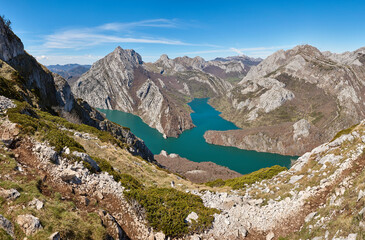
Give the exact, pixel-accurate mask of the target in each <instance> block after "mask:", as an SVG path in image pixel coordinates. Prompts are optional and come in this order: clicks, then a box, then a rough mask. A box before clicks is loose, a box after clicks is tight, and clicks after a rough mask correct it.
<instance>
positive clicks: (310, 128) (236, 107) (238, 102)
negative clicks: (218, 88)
mask: <svg viewBox="0 0 365 240" xmlns="http://www.w3.org/2000/svg"><path fill="white" fill-rule="evenodd" d="M364 86H365V49H364V48H360V49H358V50H356V51H354V52H346V53H343V54H333V53H330V52H320V51H319V50H318V49H316V48H315V47H312V46H309V45H303V46H297V47H295V48H293V49H291V50H287V51H283V50H280V51H278V52H276V53H274V54H273V55H271V56H269V57H268V58H266V59H265V60H264V61H262V62H261V63H260V64H259V65H257V66H256V67H252V68H251V70H250V71H249V72H248V73H247V75H246V76H245V77H244V78H243V80H242V81H241V82H240V83H239V84H238V85H237V86H236V87H235V88H233V89H231V90H230V91H229V92H228V93H227V97H225V98H215V99H212V100H211V101H210V103H211V104H212V105H213V106H214V107H216V108H217V109H218V110H220V111H222V116H223V117H224V118H226V119H228V120H230V121H233V122H234V123H235V124H236V125H237V126H239V127H241V128H242V130H233V131H227V132H215V131H209V132H207V133H206V134H205V139H206V140H207V142H209V143H213V144H219V145H225V146H236V147H239V148H242V149H250V150H257V151H264V152H274V153H280V154H286V155H301V154H303V153H305V152H307V151H310V150H311V149H313V147H315V146H318V145H319V144H321V143H323V142H326V141H329V140H330V139H331V138H332V137H333V136H334V134H335V133H336V132H338V131H340V130H341V129H344V128H347V127H349V126H352V125H354V124H356V123H358V122H359V121H361V119H363V118H364V117H365V105H364V104H363V103H364V101H365V99H364V98H365V87H364ZM293 143H294V144H293Z"/></svg>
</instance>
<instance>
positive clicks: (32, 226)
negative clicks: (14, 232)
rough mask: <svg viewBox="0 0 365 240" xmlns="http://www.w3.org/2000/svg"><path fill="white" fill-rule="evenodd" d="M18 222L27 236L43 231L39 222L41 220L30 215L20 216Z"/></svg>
mask: <svg viewBox="0 0 365 240" xmlns="http://www.w3.org/2000/svg"><path fill="white" fill-rule="evenodd" d="M16 222H17V223H18V224H19V226H20V227H21V228H22V229H23V231H24V232H25V234H26V235H27V236H29V235H32V234H34V233H36V232H38V231H39V230H41V229H43V227H42V225H41V222H40V221H39V218H37V217H35V216H33V215H30V214H25V215H19V216H18V217H17V218H16Z"/></svg>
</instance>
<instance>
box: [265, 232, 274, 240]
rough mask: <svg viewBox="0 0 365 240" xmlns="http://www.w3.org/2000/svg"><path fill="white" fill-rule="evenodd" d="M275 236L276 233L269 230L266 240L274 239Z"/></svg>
mask: <svg viewBox="0 0 365 240" xmlns="http://www.w3.org/2000/svg"><path fill="white" fill-rule="evenodd" d="M274 237H275V234H274V233H273V232H269V234H267V235H266V240H272V239H273V238H274Z"/></svg>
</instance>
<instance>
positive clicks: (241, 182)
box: [205, 165, 287, 189]
mask: <svg viewBox="0 0 365 240" xmlns="http://www.w3.org/2000/svg"><path fill="white" fill-rule="evenodd" d="M285 170H287V168H286V167H281V166H279V165H275V166H272V167H268V168H262V169H260V170H257V171H256V172H252V173H249V174H246V175H243V176H241V177H237V178H232V179H228V180H226V181H223V180H222V179H217V180H215V181H211V182H207V183H205V185H207V186H209V187H221V186H229V187H231V188H233V189H240V188H243V187H244V186H245V184H253V183H255V182H258V181H261V180H264V179H270V178H272V177H274V176H275V175H277V174H278V173H279V172H281V171H285Z"/></svg>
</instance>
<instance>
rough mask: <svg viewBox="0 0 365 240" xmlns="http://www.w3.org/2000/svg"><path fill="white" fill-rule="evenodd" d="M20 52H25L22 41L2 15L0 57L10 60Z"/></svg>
mask: <svg viewBox="0 0 365 240" xmlns="http://www.w3.org/2000/svg"><path fill="white" fill-rule="evenodd" d="M20 54H24V46H23V43H22V41H21V40H20V39H19V38H18V37H17V36H16V35H15V34H14V33H13V31H12V30H11V29H10V27H9V26H7V24H6V22H5V20H4V19H3V18H2V17H0V59H1V60H3V61H9V60H10V59H12V58H14V57H16V56H18V55H20Z"/></svg>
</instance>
